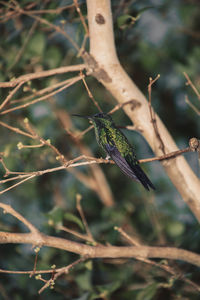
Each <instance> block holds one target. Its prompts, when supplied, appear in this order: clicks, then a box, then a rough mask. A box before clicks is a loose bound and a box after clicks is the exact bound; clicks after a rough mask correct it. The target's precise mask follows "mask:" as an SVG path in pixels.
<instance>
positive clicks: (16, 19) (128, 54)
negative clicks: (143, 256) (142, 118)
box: [0, 0, 200, 300]
mask: <svg viewBox="0 0 200 300" xmlns="http://www.w3.org/2000/svg"><path fill="white" fill-rule="evenodd" d="M9 3H11V4H13V3H14V2H10V1H8V2H1V4H0V5H1V11H0V13H1V15H0V17H1V18H0V32H1V38H0V81H9V80H11V79H12V78H14V77H18V76H20V75H23V74H27V73H32V72H38V71H42V70H47V69H51V68H57V67H60V66H67V65H73V64H77V63H78V64H79V63H82V60H81V58H79V57H77V52H76V51H75V50H74V48H73V47H72V46H71V44H70V43H69V41H68V40H66V38H64V37H63V36H62V35H61V34H58V33H56V32H55V31H54V30H52V28H49V26H47V25H44V24H41V23H40V22H37V24H35V25H34V26H35V28H34V30H33V32H32V33H31V34H30V29H31V27H32V26H33V24H34V22H36V21H35V20H34V18H31V17H29V16H27V15H24V14H19V15H13V16H9V15H8V8H7V5H8V4H9ZM72 3H73V2H72V1H49V0H44V1H26V0H24V1H23V0H20V1H18V4H19V5H20V6H21V7H22V8H24V9H27V10H32V11H34V10H35V11H36V10H40V9H56V8H59V7H62V6H66V5H70V4H72ZM79 3H80V8H81V11H82V13H83V15H84V16H85V17H86V16H87V9H86V3H85V1H79ZM112 11H113V22H114V31H115V42H116V48H117V53H118V56H119V59H120V61H121V63H122V65H123V67H124V68H125V70H126V71H127V73H128V74H129V75H130V77H131V78H132V79H133V81H134V82H135V83H136V84H137V85H138V87H139V88H140V89H141V90H142V91H143V93H144V94H145V95H147V85H148V82H149V77H152V78H155V77H156V76H157V74H160V75H161V77H160V79H159V80H158V81H157V82H156V84H155V85H154V86H153V90H152V105H153V107H154V109H155V111H156V112H157V113H158V114H159V116H160V117H161V119H162V120H163V121H164V123H165V124H166V126H167V128H168V129H169V131H170V133H171V135H172V136H173V138H174V139H175V141H176V143H177V145H178V146H179V147H180V148H185V147H187V146H188V140H189V139H190V138H191V137H197V138H198V136H199V131H200V128H199V120H198V115H197V114H196V113H195V112H194V110H192V108H191V107H190V106H188V104H187V103H186V102H185V96H186V95H187V96H188V97H189V99H190V101H191V102H192V103H193V105H195V106H196V107H197V108H198V109H199V108H200V106H199V103H198V100H197V97H196V95H195V94H194V92H193V91H192V89H191V88H190V87H188V86H186V85H185V82H186V79H185V77H184V75H183V72H184V71H185V72H187V74H188V75H189V76H190V78H191V80H192V82H193V83H194V84H195V86H196V87H197V88H198V87H199V83H200V72H199V71H200V64H199V60H200V47H199V39H200V26H199V25H200V19H199V14H200V5H199V1H195V0H193V1H189V0H185V1H178V0H177V1H169V0H163V1H160V0H151V1H148V3H147V1H144V0H140V1H131V0H130V1H112ZM39 16H40V17H41V18H43V19H45V20H47V21H49V22H50V23H52V24H54V25H58V26H61V27H62V28H63V30H65V31H66V32H67V33H68V34H69V35H70V36H71V37H72V38H73V39H74V40H75V41H76V42H77V43H78V45H79V46H81V42H82V40H83V37H84V30H83V26H82V24H81V22H80V19H79V16H78V14H77V12H76V10H75V8H74V7H71V8H69V9H65V10H63V11H62V12H61V13H59V14H55V13H48V14H47V13H43V14H40V15H39ZM63 21H64V22H63ZM27 36H28V39H27ZM24 43H25V46H24V49H23V52H22V55H21V56H18V54H19V51H20V49H22V47H23V45H24ZM86 47H87V49H88V50H89V48H88V45H86ZM16 58H17V59H16ZM70 77H71V74H62V75H57V76H54V77H45V78H41V79H39V80H34V81H32V82H31V83H30V84H26V85H25V87H24V88H23V89H20V90H19V92H18V93H17V94H16V95H15V99H19V98H22V97H24V96H28V95H30V94H31V93H34V92H35V91H38V90H40V89H43V88H45V87H49V86H51V85H52V84H54V83H56V82H60V81H62V80H66V79H67V78H70ZM87 83H88V86H89V88H90V90H91V92H92V94H93V96H94V97H95V99H96V100H97V101H98V103H99V105H100V106H101V108H102V109H103V111H105V112H108V111H109V110H110V109H112V108H113V107H114V106H115V105H116V101H115V99H113V97H112V96H111V95H110V94H109V93H108V92H107V91H106V90H105V89H104V87H103V86H102V85H101V84H100V83H98V82H97V81H96V80H95V79H94V78H92V77H88V78H87ZM8 92H9V89H6V88H5V89H1V90H0V98H1V102H2V101H3V100H4V99H5V97H6V96H7V95H8ZM58 111H62V112H65V113H69V114H71V113H78V114H87V115H90V114H94V113H96V112H97V109H96V107H95V106H94V105H93V104H92V103H91V100H90V99H89V97H88V94H87V91H86V90H85V88H84V85H83V83H82V82H78V83H76V84H75V85H73V86H72V87H70V88H68V89H67V90H65V91H63V92H61V93H59V94H57V95H55V96H54V97H53V98H51V99H49V101H42V102H39V103H36V104H34V105H31V106H29V107H27V108H23V109H20V110H16V111H14V112H11V113H9V114H5V115H1V121H3V122H5V123H7V124H9V125H11V126H14V127H20V124H21V122H22V120H23V119H24V118H28V119H29V120H30V122H31V124H32V125H33V126H34V128H35V129H36V131H37V132H38V133H39V135H40V136H42V137H43V138H45V139H50V140H51V143H52V144H53V145H55V146H56V147H57V148H58V149H59V151H60V152H61V153H62V154H64V155H66V157H67V158H68V159H72V158H75V157H76V156H78V155H80V154H81V152H80V148H79V147H77V145H76V143H74V142H73V140H72V139H71V137H70V136H69V134H67V132H66V131H65V130H64V128H63V125H62V124H61V122H60V121H59V119H58V115H57V112H58ZM113 118H114V120H115V122H116V124H118V125H120V126H126V125H131V124H130V121H129V119H128V118H127V116H126V115H125V114H124V112H123V110H119V111H118V112H116V113H115V114H114V115H113ZM71 122H72V123H71ZM68 124H71V126H73V128H74V130H75V131H76V132H78V131H82V130H84V129H86V128H87V127H88V122H87V120H82V119H76V118H74V119H73V120H71V121H69V123H68ZM20 128H21V127H20ZM69 129H70V128H69ZM124 132H125V134H126V136H127V137H128V139H129V140H130V142H131V143H132V144H133V145H134V147H135V149H136V153H137V157H138V159H141V158H148V157H152V156H153V153H152V151H151V149H150V147H149V146H148V144H147V143H146V141H145V140H144V138H143V137H142V136H141V135H140V134H138V133H137V132H134V131H128V130H124ZM0 139H1V144H0V152H4V154H5V157H4V161H5V163H6V165H7V167H8V168H9V169H10V170H11V171H21V172H28V171H35V170H43V169H48V168H53V167H55V166H58V165H59V163H58V161H57V160H56V159H55V154H54V153H53V152H52V151H51V149H50V148H48V147H42V148H35V149H34V148H33V149H22V150H19V149H18V148H17V144H18V143H19V142H22V143H24V144H36V142H35V141H32V140H30V139H29V138H28V137H23V136H20V135H18V134H16V133H14V132H11V131H9V130H8V129H6V128H3V127H1V128H0ZM82 143H83V144H84V145H85V146H87V147H88V148H90V149H91V151H92V152H93V154H94V155H95V156H96V157H101V156H103V157H105V155H104V153H102V151H101V149H99V147H98V145H97V143H96V141H95V139H94V132H93V131H90V132H88V133H87V134H86V135H84V137H83V139H82ZM184 156H185V158H186V159H187V161H188V163H189V164H190V166H191V168H192V169H193V171H194V172H195V173H196V174H197V176H198V175H199V164H198V157H197V155H196V153H187V154H185V155H184ZM101 168H102V170H103V172H104V174H105V176H106V178H107V181H108V184H109V186H110V188H111V190H112V193H113V197H114V200H115V202H116V204H115V206H114V207H111V208H108V207H106V206H105V205H103V204H102V202H101V201H100V199H99V197H98V195H97V194H96V193H95V192H94V191H92V190H90V189H88V188H87V187H86V186H85V185H84V184H83V183H81V182H80V181H79V180H78V179H77V177H76V176H74V175H73V174H71V173H69V172H66V171H59V172H55V173H48V174H46V175H43V176H40V177H36V178H35V179H33V180H30V181H28V182H26V183H24V184H22V185H20V186H19V187H17V188H15V189H13V190H11V191H9V192H7V193H5V194H3V195H2V196H1V201H2V202H4V203H7V204H10V205H11V206H12V207H13V208H15V209H16V210H17V211H18V212H20V213H21V214H22V215H23V216H24V217H25V218H27V219H28V220H29V221H30V222H31V223H33V224H34V225H35V226H36V227H37V228H38V229H39V230H41V231H42V232H44V233H46V234H52V235H57V236H60V237H65V238H68V239H71V240H77V239H76V238H75V237H74V236H72V235H69V234H67V233H63V232H61V231H59V230H56V229H55V228H54V227H51V226H49V220H51V221H53V222H54V224H63V225H65V226H67V227H68V228H70V229H73V230H76V231H80V232H82V233H83V232H84V230H83V226H82V223H81V221H80V216H79V214H78V212H77V210H76V195H77V193H78V194H81V195H82V202H81V203H82V207H83V210H84V213H85V216H86V219H87V221H88V224H89V227H90V230H91V232H92V234H93V236H94V238H95V240H96V241H98V242H100V243H103V244H104V243H110V244H113V245H126V243H124V242H123V240H122V239H121V237H120V235H119V234H118V233H117V232H116V231H115V230H114V226H119V227H123V228H124V230H125V231H126V232H127V233H129V234H130V235H132V236H134V237H136V238H137V239H138V240H139V241H140V242H141V243H144V244H146V245H152V246H158V245H163V246H164V245H165V246H174V247H180V248H184V249H188V250H191V251H194V252H197V253H199V252H200V246H199V244H200V231H199V225H198V224H197V221H196V220H195V218H194V216H193V215H192V213H191V212H190V210H189V209H188V207H187V206H186V205H185V203H184V202H183V200H182V199H181V197H180V195H179V194H178V192H177V191H176V189H175V188H174V186H173V184H172V183H171V181H170V180H169V179H168V177H167V175H166V174H165V172H164V170H163V168H162V166H161V165H160V163H159V162H152V163H149V164H145V165H143V168H144V170H145V171H146V173H147V174H148V176H149V178H150V179H151V181H152V182H153V183H154V185H155V186H156V191H155V193H147V192H146V191H145V190H144V188H143V187H142V186H141V185H139V184H137V183H134V182H133V181H131V180H129V179H128V178H126V177H125V176H124V175H123V174H122V173H121V172H120V170H119V169H118V168H117V167H116V166H114V165H108V164H106V165H101ZM79 169H80V170H81V171H82V172H84V173H85V174H89V175H90V176H91V171H90V169H89V168H88V167H87V166H85V167H80V168H79ZM0 172H1V178H2V179H3V175H4V170H3V168H1V169H0ZM9 186H10V183H9V182H8V183H6V184H4V185H2V189H3V188H6V187H9ZM122 187H123V188H122ZM102 188H103V187H102ZM0 230H1V231H10V232H24V230H25V231H26V229H25V228H24V226H23V225H22V224H20V223H19V222H18V221H17V220H16V219H14V218H13V217H11V216H9V215H3V214H2V212H1V218H0ZM0 257H1V259H0V268H3V269H7V270H31V269H32V268H33V264H34V258H35V254H34V251H33V249H31V246H30V245H1V246H0ZM77 258H78V256H76V255H73V254H70V253H67V252H64V251H60V250H56V249H51V248H46V247H44V248H42V249H41V251H40V253H39V258H38V263H37V269H49V268H50V267H51V265H53V264H56V266H57V267H62V266H66V265H68V264H69V263H71V262H72V261H74V260H75V259H77ZM163 263H164V262H163ZM169 264H170V265H171V266H172V267H173V268H174V270H175V276H172V275H171V274H169V273H167V272H164V271H162V270H160V269H159V268H158V267H153V266H150V265H147V264H145V263H143V262H139V261H136V260H123V261H112V260H105V261H104V260H100V259H96V260H94V261H92V262H90V263H88V262H87V263H82V264H80V265H78V266H77V267H75V268H74V269H73V270H72V271H71V272H70V273H69V274H68V275H65V276H62V277H61V278H59V279H58V280H57V281H56V285H55V288H54V290H50V289H46V290H45V291H44V292H43V294H41V295H40V296H38V294H37V292H38V290H39V289H40V288H41V287H42V282H41V281H37V280H35V278H31V279H30V278H29V277H28V276H27V275H8V274H1V275H0V299H16V300H20V299H24V298H25V297H26V299H46V297H48V298H49V299H56V300H57V299H81V300H83V299H123V300H126V299H136V300H143V299H145V300H150V299H161V298H162V299H199V295H198V291H197V289H196V288H195V287H194V286H192V285H191V284H190V283H187V282H185V281H184V280H183V279H182V278H186V279H190V280H192V281H193V282H195V283H197V284H199V282H200V272H199V269H197V268H196V267H194V266H192V265H189V264H186V263H184V262H178V261H176V262H175V261H170V262H169ZM44 278H49V275H47V276H46V275H45V276H44Z"/></svg>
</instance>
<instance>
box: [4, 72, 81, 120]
mask: <svg viewBox="0 0 200 300" xmlns="http://www.w3.org/2000/svg"><path fill="white" fill-rule="evenodd" d="M81 79H82V76H76V77H74V78H70V79H68V83H67V84H65V85H64V86H62V87H61V88H59V89H57V90H56V91H53V92H51V93H49V94H47V95H44V96H42V97H39V98H37V99H35V100H32V101H30V102H28V103H24V104H22V105H18V106H16V107H12V108H9V109H7V110H3V111H2V112H1V113H0V114H1V115H5V114H7V113H9V112H11V111H15V110H18V109H21V108H25V107H27V106H30V105H32V104H35V103H37V102H40V101H44V100H46V99H47V98H49V97H52V96H53V95H55V94H57V93H59V92H61V91H63V90H65V89H66V88H68V87H70V86H71V85H73V84H74V83H76V82H78V81H79V80H81Z"/></svg>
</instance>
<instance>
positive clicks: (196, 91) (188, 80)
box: [183, 72, 200, 100]
mask: <svg viewBox="0 0 200 300" xmlns="http://www.w3.org/2000/svg"><path fill="white" fill-rule="evenodd" d="M183 75H184V76H185V78H186V79H187V82H186V85H190V86H191V88H192V89H193V91H194V93H195V94H196V95H197V98H198V99H199V100H200V93H199V91H198V90H197V88H196V87H195V85H194V84H193V83H192V81H191V79H190V77H189V76H188V74H187V73H186V72H183Z"/></svg>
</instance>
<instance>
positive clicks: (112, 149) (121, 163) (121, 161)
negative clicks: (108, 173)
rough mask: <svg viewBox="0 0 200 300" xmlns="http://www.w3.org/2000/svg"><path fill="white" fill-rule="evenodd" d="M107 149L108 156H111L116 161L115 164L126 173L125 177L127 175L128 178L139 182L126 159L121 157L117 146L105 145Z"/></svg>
mask: <svg viewBox="0 0 200 300" xmlns="http://www.w3.org/2000/svg"><path fill="white" fill-rule="evenodd" d="M105 148H106V151H107V152H108V154H109V155H110V157H111V158H112V159H113V160H114V162H115V163H116V164H117V165H118V167H119V168H120V169H121V170H122V171H123V172H124V174H125V175H127V176H128V177H130V178H132V179H133V180H135V181H139V180H138V179H137V177H136V175H135V173H134V172H133V170H132V169H131V167H130V166H129V164H128V163H127V161H126V160H125V158H124V157H123V156H122V155H121V153H120V152H119V150H118V149H117V147H116V146H114V145H110V144H105Z"/></svg>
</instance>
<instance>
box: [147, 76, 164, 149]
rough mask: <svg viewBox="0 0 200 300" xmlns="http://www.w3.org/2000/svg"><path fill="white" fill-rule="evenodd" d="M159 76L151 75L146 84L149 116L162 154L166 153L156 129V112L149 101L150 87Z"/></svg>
mask: <svg viewBox="0 0 200 300" xmlns="http://www.w3.org/2000/svg"><path fill="white" fill-rule="evenodd" d="M159 78H160V74H158V75H157V76H156V78H155V79H152V78H151V77H150V79H149V84H148V94H149V102H148V104H149V112H150V116H151V123H152V125H153V128H154V132H155V135H156V136H157V138H158V140H159V142H160V149H161V150H162V152H163V153H164V154H166V152H165V145H164V143H163V141H162V138H161V136H160V133H159V130H158V126H157V122H156V114H155V112H154V110H153V108H152V103H151V87H152V85H153V84H154V83H155V82H156V81H157V80H158V79H159Z"/></svg>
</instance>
